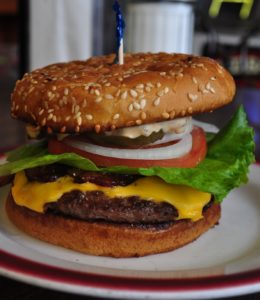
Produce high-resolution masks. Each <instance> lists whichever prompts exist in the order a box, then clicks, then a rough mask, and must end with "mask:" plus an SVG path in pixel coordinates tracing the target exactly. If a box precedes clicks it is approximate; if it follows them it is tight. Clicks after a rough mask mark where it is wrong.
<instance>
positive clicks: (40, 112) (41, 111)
mask: <svg viewBox="0 0 260 300" xmlns="http://www.w3.org/2000/svg"><path fill="white" fill-rule="evenodd" d="M26 108H27V107H26ZM43 112H44V109H41V110H40V111H39V116H41V115H42V114H43Z"/></svg>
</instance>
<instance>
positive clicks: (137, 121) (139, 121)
mask: <svg viewBox="0 0 260 300" xmlns="http://www.w3.org/2000/svg"><path fill="white" fill-rule="evenodd" d="M135 123H136V125H141V124H142V123H143V122H142V120H136V121H135Z"/></svg>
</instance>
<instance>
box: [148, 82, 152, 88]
mask: <svg viewBox="0 0 260 300" xmlns="http://www.w3.org/2000/svg"><path fill="white" fill-rule="evenodd" d="M146 85H147V86H149V87H150V88H153V87H154V85H153V84H152V83H151V82H147V83H146Z"/></svg>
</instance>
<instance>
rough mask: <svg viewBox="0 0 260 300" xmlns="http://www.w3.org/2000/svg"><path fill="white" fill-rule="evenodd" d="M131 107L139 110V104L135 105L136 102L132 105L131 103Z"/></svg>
mask: <svg viewBox="0 0 260 300" xmlns="http://www.w3.org/2000/svg"><path fill="white" fill-rule="evenodd" d="M133 107H134V109H136V110H139V109H140V108H141V106H140V104H139V103H137V102H134V103H133Z"/></svg>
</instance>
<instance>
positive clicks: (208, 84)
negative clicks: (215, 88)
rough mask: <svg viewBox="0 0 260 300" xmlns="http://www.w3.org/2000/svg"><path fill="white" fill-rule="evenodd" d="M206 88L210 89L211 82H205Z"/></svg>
mask: <svg viewBox="0 0 260 300" xmlns="http://www.w3.org/2000/svg"><path fill="white" fill-rule="evenodd" d="M206 89H207V90H210V89H211V84H210V82H208V83H207V84H206Z"/></svg>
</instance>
